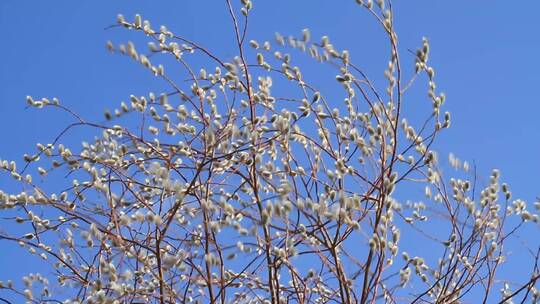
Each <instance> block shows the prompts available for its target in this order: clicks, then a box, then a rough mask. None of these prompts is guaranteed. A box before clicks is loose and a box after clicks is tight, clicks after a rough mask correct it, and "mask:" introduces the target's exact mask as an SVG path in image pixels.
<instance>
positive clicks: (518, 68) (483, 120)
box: [0, 0, 540, 279]
mask: <svg viewBox="0 0 540 304" xmlns="http://www.w3.org/2000/svg"><path fill="white" fill-rule="evenodd" d="M395 2H396V3H395V15H396V22H397V31H398V35H399V40H400V45H401V50H402V52H403V53H405V52H406V49H413V50H414V49H416V48H417V47H418V46H419V45H420V44H421V38H422V37H423V36H426V37H428V38H429V39H430V42H431V51H432V52H431V56H430V57H431V63H432V65H433V66H434V67H435V68H436V72H437V75H436V77H437V81H438V87H439V89H440V90H442V91H444V92H445V93H446V95H447V104H446V108H447V109H448V110H450V111H451V112H452V117H453V121H452V128H451V129H450V130H449V131H448V132H446V133H445V134H444V135H443V136H442V137H441V138H440V141H439V144H438V150H439V151H440V152H441V156H442V158H446V155H447V153H448V152H454V153H455V154H456V155H458V156H459V157H460V158H462V159H466V160H469V161H473V160H474V161H475V162H476V164H477V165H478V167H479V170H480V173H481V174H482V175H484V176H485V177H486V178H487V177H488V175H489V172H490V169H491V168H494V167H497V168H499V169H500V170H501V172H502V176H503V181H505V182H508V183H509V184H510V185H511V189H512V191H513V193H514V195H515V196H516V197H520V198H523V199H525V200H527V201H528V202H530V203H532V201H533V200H534V198H535V197H536V196H537V195H540V193H539V192H540V190H538V189H540V187H539V184H538V180H539V176H538V173H537V172H540V157H538V156H539V155H540V153H539V152H540V138H539V136H538V135H537V134H538V132H539V131H540V119H538V113H539V112H540V102H539V100H538V95H537V87H538V85H539V83H540V75H539V74H538V70H540V61H539V60H537V56H538V53H539V50H540V35H539V34H538V29H540V19H539V18H537V12H538V11H539V9H540V2H538V1H519V4H520V5H512V4H511V2H509V1H487V0H481V1H429V0H410V1H395ZM254 5H255V9H254V17H255V18H256V19H254V21H253V22H252V24H251V25H250V27H251V34H250V35H249V36H248V37H249V38H250V39H251V38H255V39H258V40H265V39H268V40H271V39H272V38H273V34H274V32H275V31H278V32H280V33H282V34H298V33H300V31H301V30H302V29H303V28H306V27H309V28H310V29H311V30H312V36H313V37H320V36H322V35H327V34H328V35H329V36H330V38H331V40H332V41H333V42H334V43H335V45H337V46H338V47H340V48H348V49H349V50H350V51H351V57H352V58H353V61H355V62H356V63H358V64H359V65H360V66H362V67H364V68H365V69H366V71H368V73H370V74H373V75H376V76H374V77H380V75H377V73H379V74H382V71H383V68H384V66H385V65H386V60H387V58H386V57H385V53H381V47H382V49H384V41H383V40H382V39H381V37H382V33H381V32H380V30H378V29H377V28H376V26H374V23H373V20H372V19H371V18H369V17H368V16H367V15H366V14H365V13H363V12H362V11H361V10H360V9H359V8H358V7H357V6H356V5H355V4H354V1H353V0H350V1H342V0H340V1H337V0H334V1H320V0H302V1H301V0H296V1H286V0H273V1H262V0H259V1H254ZM118 13H123V14H124V15H125V16H128V18H132V17H131V16H133V15H134V14H135V13H141V14H142V15H143V17H145V18H147V19H150V20H151V21H152V23H153V24H154V25H158V24H166V25H167V26H168V27H169V28H170V29H172V30H173V31H174V32H175V33H178V34H180V35H182V36H185V37H187V38H190V39H193V40H196V41H199V42H201V43H202V44H203V45H205V46H207V47H208V48H210V49H213V50H216V52H217V53H218V54H219V55H222V56H224V57H229V58H230V57H231V56H233V55H234V47H235V46H234V44H233V41H232V40H231V38H232V37H233V36H232V34H233V33H232V31H231V28H230V20H229V18H228V15H227V12H226V7H225V1H217V0H213V1H210V0H206V1H202V0H197V1H194V0H185V1H104V0H99V1H84V2H83V1H67V0H64V1H23V0H2V1H1V2H0V34H1V41H2V43H1V47H0V59H1V61H2V63H1V68H0V158H2V159H21V156H22V154H23V153H26V152H28V151H33V149H34V147H35V143H36V142H43V143H45V142H49V141H51V140H52V138H53V137H54V136H55V135H56V134H57V133H58V132H59V131H60V130H61V129H62V127H63V126H65V125H66V123H68V122H69V121H70V120H69V118H68V117H67V116H65V115H59V114H56V113H51V112H48V111H35V110H25V96H26V95H32V96H35V97H50V98H51V97H58V98H59V99H60V101H61V102H62V103H63V104H64V105H67V106H69V107H70V108H73V109H75V110H77V111H78V112H79V113H82V114H83V115H84V116H85V117H86V118H89V119H94V120H102V112H103V110H104V109H106V108H114V107H116V106H117V105H118V104H119V102H120V101H121V100H126V99H127V98H128V96H129V95H130V94H135V95H137V94H138V95H142V94H146V93H147V92H148V91H152V90H155V89H153V87H154V86H157V87H159V85H158V82H157V81H156V80H155V79H154V78H153V77H152V76H151V75H150V74H149V73H148V72H147V71H145V70H144V69H142V68H141V67H140V66H139V65H138V64H136V63H134V62H132V61H130V60H128V59H126V58H122V57H119V56H115V55H111V54H110V53H108V52H107V51H106V49H105V43H106V41H107V40H112V41H114V42H126V41H127V40H130V39H134V40H136V39H138V38H136V37H137V36H134V35H133V33H130V32H128V31H125V30H122V29H111V30H104V28H105V27H107V26H108V25H111V24H114V23H115V20H116V15H117V14H118ZM142 47H143V45H142V44H141V46H140V48H142ZM409 59H410V60H411V62H412V58H409ZM314 81H317V79H316V78H315V79H314ZM155 91H157V90H155ZM425 102H426V103H425V104H423V105H422V106H423V107H428V106H429V104H428V103H427V101H425ZM409 109H410V110H411V111H414V108H413V107H410V108H409ZM0 188H1V187H0ZM3 254H6V253H2V252H1V251H0V260H1V258H2V255H3ZM29 267H30V268H31V266H29ZM1 277H2V271H1V270H0V279H1Z"/></svg>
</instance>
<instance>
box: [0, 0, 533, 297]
mask: <svg viewBox="0 0 540 304" xmlns="http://www.w3.org/2000/svg"><path fill="white" fill-rule="evenodd" d="M357 3H358V9H359V10H366V11H367V12H368V13H369V15H371V17H372V19H373V22H375V23H376V24H378V25H379V26H380V27H381V28H382V30H383V33H384V35H385V37H386V40H387V47H388V48H387V49H386V50H381V52H382V51H385V52H387V53H388V54H389V56H388V64H387V68H386V70H384V71H381V74H383V73H384V77H385V78H381V79H382V80H383V81H378V83H376V82H375V81H372V80H370V78H368V75H367V73H365V72H364V71H363V70H362V68H361V67H360V66H361V65H362V64H363V61H364V60H367V59H365V58H357V59H355V57H354V55H353V54H350V53H349V52H348V51H347V50H344V49H342V48H341V47H340V46H337V45H333V44H332V43H331V41H330V39H329V38H328V37H327V36H324V37H322V38H320V39H312V38H311V37H310V32H309V30H307V29H306V30H304V31H302V32H301V34H299V35H298V36H287V37H284V36H281V35H280V34H276V37H275V40H272V42H269V41H263V42H258V41H256V40H250V38H251V37H250V38H248V37H249V36H250V32H249V31H248V19H249V18H250V14H251V12H252V6H253V4H252V2H251V1H250V0H243V1H242V2H241V3H236V2H235V3H232V2H231V1H230V0H227V1H226V6H224V9H225V12H226V13H227V14H229V15H230V20H231V24H230V28H231V30H232V31H234V34H235V41H234V44H235V45H236V48H237V55H236V56H234V57H232V58H220V57H219V56H218V55H216V54H215V52H213V51H212V50H210V49H208V48H206V47H204V46H202V45H200V44H198V43H196V42H194V41H191V40H188V39H186V38H185V37H183V36H181V35H180V34H175V33H172V32H171V31H170V30H168V29H167V27H165V26H161V27H159V28H155V27H153V26H152V25H151V23H150V21H148V20H145V19H143V17H141V16H140V15H136V16H134V18H133V17H132V18H125V17H124V16H122V15H119V16H118V20H117V24H116V25H114V26H113V27H118V28H124V29H125V30H130V31H136V32H140V34H141V35H143V36H144V37H145V39H147V40H148V46H149V47H148V48H147V49H146V48H145V50H144V51H140V50H138V49H137V47H136V46H135V44H133V43H131V42H130V43H127V44H114V43H112V42H109V43H108V48H109V50H110V51H112V52H113V53H117V54H121V55H125V56H127V57H129V58H131V59H133V60H134V61H135V62H137V63H140V64H141V65H142V66H143V67H144V68H146V69H148V70H149V71H150V72H151V73H153V74H154V75H155V77H157V78H159V79H161V80H163V81H164V83H165V84H166V85H167V86H168V87H169V90H168V91H165V92H160V93H152V92H149V93H148V94H147V95H146V96H134V95H130V96H129V100H128V102H121V103H120V104H119V106H118V107H117V109H115V110H113V111H110V112H109V111H107V112H105V117H106V118H107V120H108V121H106V122H102V123H99V122H92V121H89V120H86V119H84V118H83V115H79V114H77V113H75V112H73V111H71V110H70V109H69V108H67V107H65V106H63V105H62V104H61V103H60V102H59V101H58V100H57V99H53V98H51V99H47V98H39V99H38V98H32V97H27V102H28V104H29V105H30V106H32V107H35V108H44V109H47V108H55V109H59V110H61V111H65V112H66V113H68V114H69V115H71V116H72V117H73V120H74V121H73V123H72V124H70V125H68V126H66V129H65V130H64V131H63V132H61V134H59V135H58V136H57V137H56V138H55V139H54V140H53V141H52V142H51V143H47V144H37V150H36V151H35V152H32V153H29V154H27V155H24V163H22V164H17V163H16V162H15V161H9V160H3V161H1V170H2V172H3V173H5V174H8V175H11V177H12V178H13V179H14V180H15V182H16V183H17V185H20V188H21V189H22V191H18V190H17V191H15V190H14V189H15V187H11V188H12V189H11V191H8V189H4V191H7V192H0V206H1V208H2V209H1V210H2V211H1V212H2V213H3V214H4V216H3V217H2V218H3V219H2V224H1V227H2V229H1V231H0V239H1V240H2V242H3V245H2V246H13V245H17V244H18V245H20V246H21V247H22V248H23V249H24V250H27V251H28V252H30V253H31V254H32V255H35V256H36V258H35V259H37V260H34V261H32V262H31V263H36V261H38V262H39V261H41V262H39V263H43V264H44V265H47V267H50V270H49V271H48V272H47V273H43V274H37V273H33V274H28V275H27V276H25V277H23V278H22V283H17V282H18V281H19V280H20V279H21V278H14V280H15V281H4V282H2V283H1V285H0V288H1V289H0V295H1V297H0V300H2V301H4V302H9V301H10V300H8V299H15V298H17V297H20V298H19V299H18V300H17V301H19V300H21V299H24V298H25V299H26V301H28V302H29V303H48V302H58V303H59V302H62V303H83V302H84V303H191V302H195V303H382V302H386V303H405V302H407V303H409V302H410V303H420V302H429V303H459V302H462V301H465V300H469V301H473V302H475V303H480V302H482V301H483V302H484V303H486V302H489V303H495V302H497V301H501V302H506V303H510V302H512V300H513V299H517V300H519V301H522V302H523V301H524V300H525V299H529V300H532V301H533V302H536V301H537V299H538V295H539V293H538V291H537V290H536V289H535V287H534V285H535V284H536V281H537V279H538V271H537V267H536V262H537V261H538V255H534V254H533V258H532V259H531V263H532V264H531V265H532V272H529V273H522V274H520V277H521V278H522V279H523V278H525V279H523V280H522V282H521V283H519V284H518V285H512V284H510V283H509V282H507V281H506V280H505V278H504V277H500V276H499V275H498V272H497V270H498V269H499V268H500V266H501V265H502V264H503V263H507V262H509V261H508V260H507V259H505V258H506V257H507V254H506V253H507V252H508V250H507V248H505V247H504V246H503V245H504V244H505V243H506V242H507V241H508V240H510V239H511V238H512V237H513V236H516V235H519V233H520V231H521V230H522V227H523V226H524V225H534V224H532V223H536V222H538V216H537V215H536V214H535V213H533V212H531V211H528V210H527V209H526V204H525V202H524V201H522V200H513V199H512V197H511V193H510V191H509V189H508V186H507V185H506V184H504V183H501V181H500V174H499V172H498V171H497V170H494V171H493V173H491V176H490V178H489V181H488V182H485V183H481V182H478V180H477V175H476V174H477V173H476V171H475V169H474V168H472V167H473V166H471V165H469V163H467V162H464V161H461V160H459V159H458V158H457V157H455V156H453V155H450V158H449V160H450V166H451V167H453V168H454V169H456V170H446V171H445V172H450V174H453V175H455V176H453V177H452V176H448V174H443V169H442V168H443V167H444V166H443V165H442V164H440V162H439V158H438V154H437V153H436V152H435V151H434V150H433V144H434V142H435V141H436V140H437V138H438V137H439V134H440V133H441V132H444V131H445V129H447V128H449V127H450V121H451V120H450V114H449V113H448V112H445V110H444V104H445V95H444V94H443V93H442V92H440V91H439V90H438V89H437V86H436V78H435V72H434V68H433V67H432V66H431V65H430V62H429V60H428V59H429V54H430V47H429V42H428V40H427V39H424V40H423V41H419V48H418V50H416V53H414V52H402V54H404V55H403V56H400V50H401V48H400V46H399V45H398V36H397V34H396V31H395V29H394V22H393V14H394V12H393V11H392V6H391V3H390V2H387V1H383V0H379V1H375V3H373V1H371V0H369V1H368V0H366V1H362V0H358V1H357ZM291 54H293V55H294V56H302V57H308V58H311V59H312V63H313V65H329V67H330V68H331V69H332V71H334V72H332V74H330V75H326V76H318V77H326V78H325V79H326V83H327V86H326V85H325V87H330V86H337V87H338V88H340V95H339V96H337V97H336V96H331V97H329V94H327V93H325V91H324V90H323V89H320V88H318V87H316V86H315V85H313V84H310V82H309V80H308V79H309V78H310V77H309V75H303V74H302V71H301V68H300V67H299V66H297V65H296V64H295V61H294V60H293V59H292V55H291ZM194 55H198V56H203V57H205V58H206V60H207V64H205V65H204V66H201V65H200V64H199V65H198V63H200V61H197V60H192V58H193V56H194ZM165 57H167V58H169V59H168V60H170V59H172V60H174V62H175V63H174V64H176V65H177V66H179V67H180V68H182V69H183V71H184V74H183V75H179V74H178V73H170V74H169V73H167V69H165V67H164V65H162V64H158V62H162V61H160V60H161V59H162V58H165ZM197 65H198V66H197ZM186 79H187V80H186ZM273 85H274V86H276V87H277V86H279V87H278V88H274V86H273ZM426 88H427V90H426ZM276 90H279V91H280V92H281V93H280V95H276V94H273V91H274V92H275V91H276ZM411 90H416V91H422V96H425V97H424V98H425V101H424V102H412V101H411V98H408V96H409V95H408V94H409V92H410V91H411ZM283 92H285V93H286V95H283ZM426 93H427V94H426ZM127 94H128V95H129V92H127ZM330 95H331V94H330ZM126 96H127V95H126ZM126 100H127V99H126ZM406 107H409V108H415V110H416V109H419V111H420V112H421V113H424V112H425V113H426V116H425V117H424V118H423V119H417V118H415V119H414V120H411V119H410V121H408V120H407V119H406V117H404V116H405V114H404V108H406ZM420 108H422V110H420ZM123 116H128V117H129V118H130V119H127V120H122V119H121V118H119V117H123ZM122 121H123V122H125V123H121V122H122ZM80 128H86V129H89V130H92V132H95V131H98V132H95V133H96V134H99V135H98V136H96V137H95V138H93V139H92V140H88V141H86V142H83V143H82V145H76V146H74V147H69V146H68V145H67V144H66V143H65V142H63V139H64V135H65V134H66V133H67V132H68V131H71V130H74V129H77V130H80ZM447 167H448V166H447ZM52 172H61V173H62V174H63V176H65V177H63V178H61V179H54V181H51V179H49V178H48V176H50V175H51V173H52ZM32 174H34V175H32ZM38 174H39V177H38V178H34V177H33V176H35V175H38ZM52 183H54V185H55V187H57V186H58V184H61V187H62V189H63V190H61V191H56V192H53V191H51V184H52ZM410 189H421V192H423V193H425V197H424V196H422V195H421V197H414V195H413V194H412V193H416V192H414V191H411V190H410ZM526 222H530V223H526ZM21 231H22V233H21ZM400 239H401V240H402V241H400ZM407 242H408V243H407ZM414 242H421V243H420V244H421V246H419V245H418V244H419V243H414ZM9 244H13V245H9ZM404 248H408V251H406V250H405V249H404ZM23 284H24V285H23Z"/></svg>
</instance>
